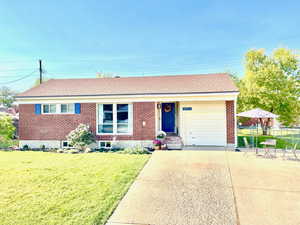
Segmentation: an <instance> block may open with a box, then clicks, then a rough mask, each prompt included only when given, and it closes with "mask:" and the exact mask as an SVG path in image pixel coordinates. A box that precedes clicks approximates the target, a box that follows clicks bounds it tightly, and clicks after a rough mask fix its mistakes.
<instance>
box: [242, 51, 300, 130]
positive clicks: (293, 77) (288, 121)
mask: <svg viewBox="0 0 300 225" xmlns="http://www.w3.org/2000/svg"><path fill="white" fill-rule="evenodd" d="M245 72H246V74H245V77H244V79H242V81H241V82H240V83H239V87H240V96H239V101H238V105H239V107H238V110H239V111H244V110H248V109H252V108H257V107H258V108H261V109H264V110H267V111H269V112H272V113H275V114H277V115H279V121H280V122H281V123H283V124H284V125H286V126H289V125H294V124H296V123H297V122H298V120H299V113H300V103H299V97H300V89H299V84H300V83H299V82H300V80H299V78H300V68H299V56H298V55H297V54H295V53H294V52H293V51H291V50H289V49H285V48H279V49H276V50H274V51H273V53H272V54H271V55H266V53H265V51H264V50H263V49H259V50H250V51H248V52H247V54H246V63H245ZM260 123H261V126H262V128H263V131H264V134H267V130H268V128H269V124H270V119H268V120H260Z"/></svg>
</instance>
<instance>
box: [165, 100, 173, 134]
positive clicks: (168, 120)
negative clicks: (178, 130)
mask: <svg viewBox="0 0 300 225" xmlns="http://www.w3.org/2000/svg"><path fill="white" fill-rule="evenodd" d="M162 130H163V131H164V132H168V133H173V132H175V103H162Z"/></svg>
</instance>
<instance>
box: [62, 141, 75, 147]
mask: <svg viewBox="0 0 300 225" xmlns="http://www.w3.org/2000/svg"><path fill="white" fill-rule="evenodd" d="M72 147H73V146H72V145H70V144H69V142H68V141H63V142H62V148H72Z"/></svg>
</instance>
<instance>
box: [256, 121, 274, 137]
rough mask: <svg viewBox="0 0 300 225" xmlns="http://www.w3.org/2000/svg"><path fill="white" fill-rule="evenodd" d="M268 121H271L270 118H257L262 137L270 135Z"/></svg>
mask: <svg viewBox="0 0 300 225" xmlns="http://www.w3.org/2000/svg"><path fill="white" fill-rule="evenodd" d="M270 121H271V119H270V118H268V119H267V120H263V119H262V118H259V122H260V125H261V129H262V131H263V135H270Z"/></svg>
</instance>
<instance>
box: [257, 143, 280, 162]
mask: <svg viewBox="0 0 300 225" xmlns="http://www.w3.org/2000/svg"><path fill="white" fill-rule="evenodd" d="M276 142H277V140H276V139H266V140H265V141H264V142H261V143H260V144H262V145H264V146H265V154H264V157H267V156H269V157H270V158H273V156H272V154H271V148H270V146H273V147H274V153H275V157H276ZM267 146H269V147H267Z"/></svg>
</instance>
